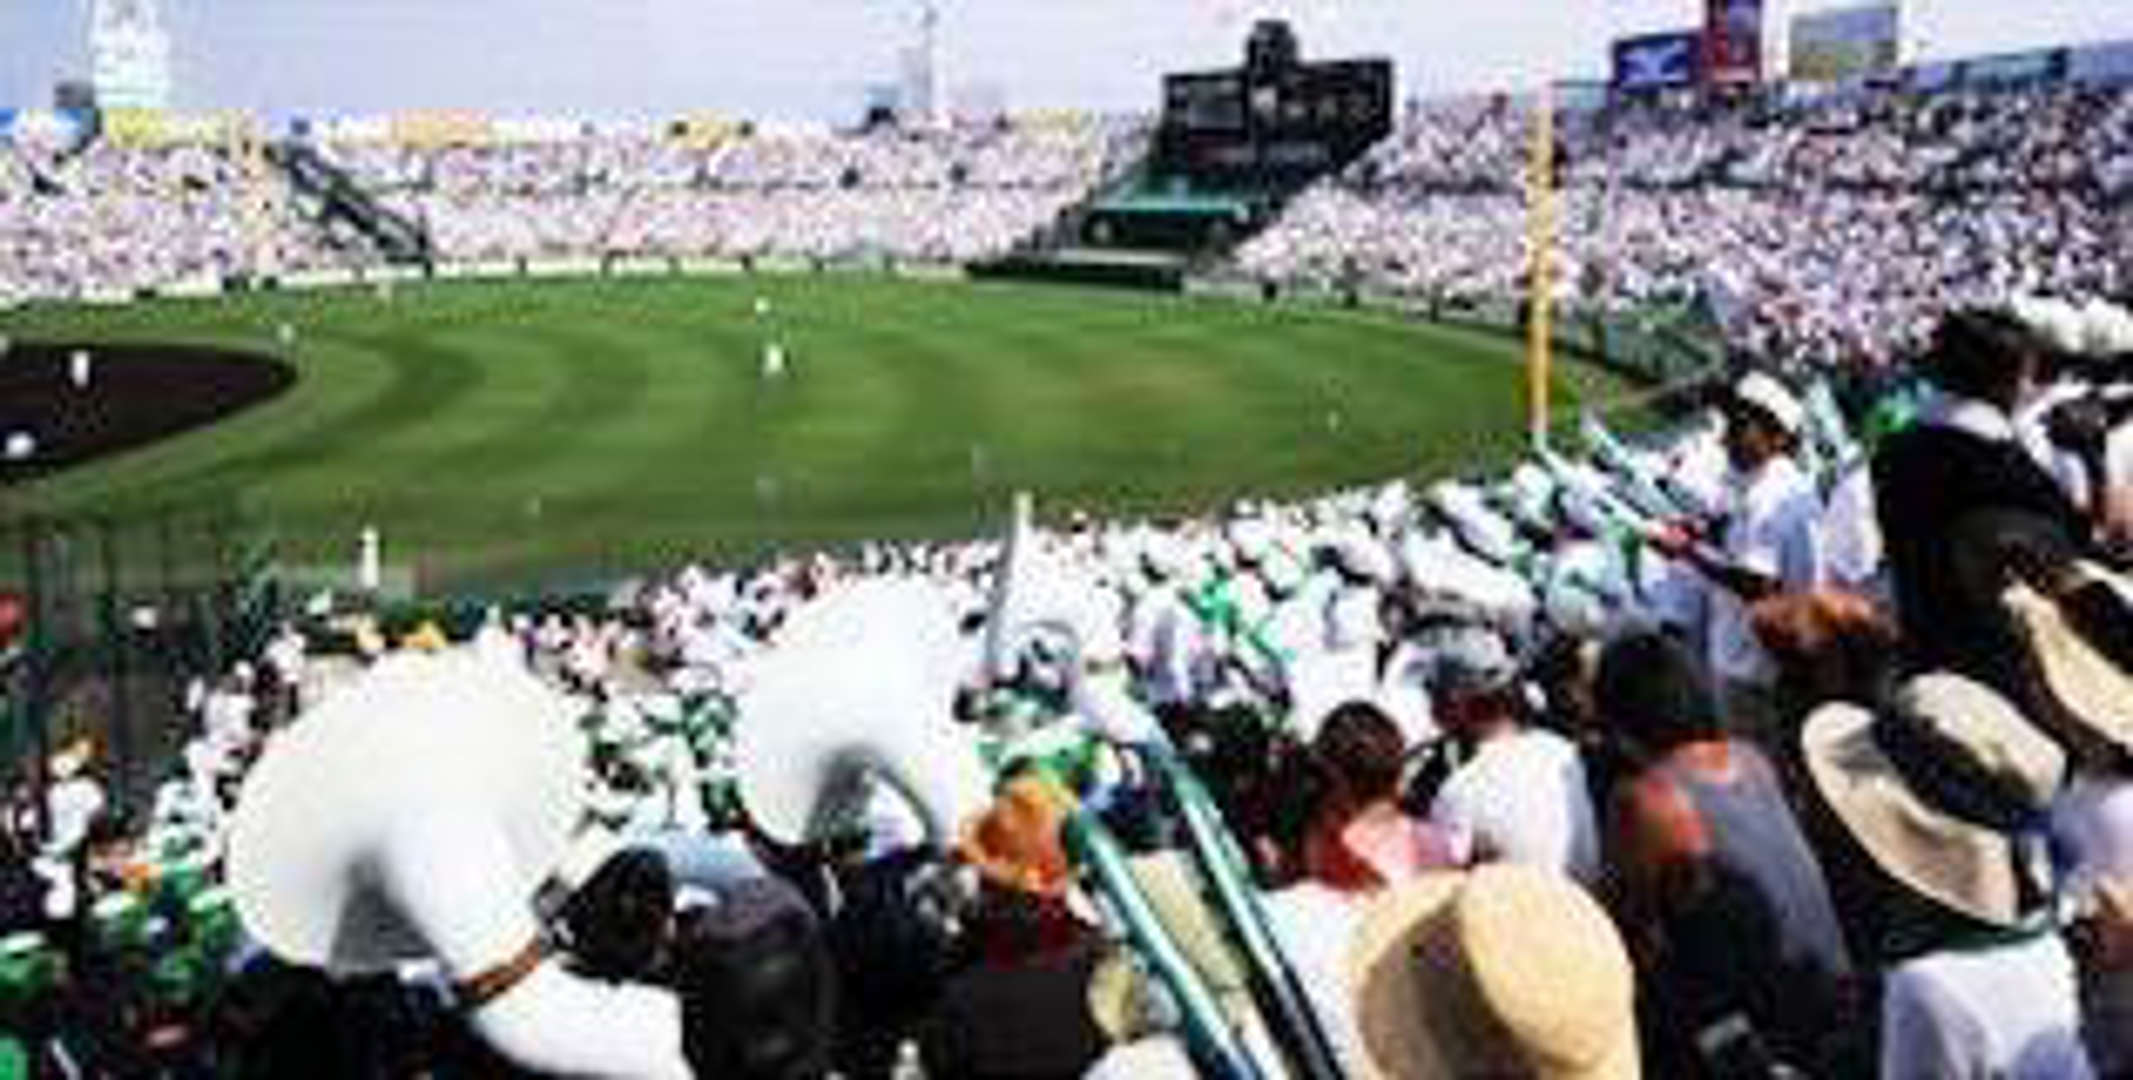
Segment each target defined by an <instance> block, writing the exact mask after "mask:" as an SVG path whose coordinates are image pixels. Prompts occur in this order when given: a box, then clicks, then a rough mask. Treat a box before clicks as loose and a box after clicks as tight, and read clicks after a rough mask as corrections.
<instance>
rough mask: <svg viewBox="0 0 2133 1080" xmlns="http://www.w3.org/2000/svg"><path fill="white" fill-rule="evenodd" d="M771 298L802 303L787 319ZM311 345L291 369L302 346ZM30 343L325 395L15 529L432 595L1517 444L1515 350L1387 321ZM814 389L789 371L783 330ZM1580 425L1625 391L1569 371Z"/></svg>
mask: <svg viewBox="0 0 2133 1080" xmlns="http://www.w3.org/2000/svg"><path fill="white" fill-rule="evenodd" d="M758 295H762V296H767V297H768V298H769V299H770V300H771V302H772V305H773V313H772V315H771V317H770V318H769V319H766V320H759V319H758V318H757V317H756V316H755V314H754V312H753V305H754V301H755V299H756V297H757V296H758ZM283 322H287V323H289V324H291V325H293V326H294V327H295V328H296V330H297V332H298V335H299V336H298V339H297V342H296V344H295V346H294V347H293V348H291V349H287V350H284V349H282V348H281V347H280V346H279V345H278V344H277V342H276V329H277V328H278V327H279V326H280V325H281V324H282V323H283ZM0 332H5V333H7V334H9V335H11V336H13V337H16V338H31V337H41V338H51V339H68V340H72V339H90V340H103V341H116V340H154V341H185V342H202V343H221V344H227V345H232V346H238V347H246V348H251V349H255V350H258V351H263V352H272V353H277V354H282V355H285V356H286V358H287V359H288V360H290V361H291V362H292V363H294V364H295V365H296V366H297V368H298V369H299V371H300V378H299V380H298V382H297V384H296V386H295V388H294V389H292V390H291V391H289V392H288V393H287V394H285V395H283V396H282V397H279V398H277V399H275V400H273V401H271V402H268V403H266V404H264V405H260V406H257V407H255V408H252V409H250V410H248V411H246V412H243V413H241V414H239V415H237V416H235V417H232V418H231V419H229V420H227V421H225V422H223V423H222V424H220V425H217V426H215V427H214V428H211V429H208V430H204V431H199V432H194V433H191V434H187V435H183V436H180V437H177V438H174V439H171V440H169V441H166V442H163V443H160V444H157V445H154V446H150V447H147V448H145V449H141V450H137V451H134V452H131V453H127V454H123V455H121V456H118V457H115V458H111V459H108V460H106V461H102V462H98V463H95V464H92V465H88V466H85V467H82V468H80V469H77V470H74V471H71V472H67V473H63V474H60V475H58V476H54V477H50V478H47V479H45V480H43V481H40V482H38V483H36V484H34V485H31V486H29V487H26V488H23V489H20V490H18V491H16V492H14V493H12V494H11V495H10V496H0V497H6V498H10V499H11V501H13V502H14V503H15V504H16V508H17V509H21V508H25V507H28V508H34V509H39V510H44V511H51V512H59V513H74V512H89V511H95V512H116V513H124V512H125V511H127V510H128V509H136V508H140V507H145V506H150V505H164V504H168V503H170V502H172V501H188V500H192V501H206V500H209V499H215V498H221V497H224V496H226V495H228V494H230V493H234V494H235V496H236V498H237V499H238V500H239V501H240V503H241V505H242V506H243V507H244V508H245V510H246V512H247V514H248V515H249V516H250V517H251V518H252V519H253V520H255V521H259V522H263V523H267V524H270V525H271V526H272V527H273V529H274V530H275V531H276V533H277V534H278V536H279V537H280V544H281V551H282V555H283V558H284V560H285V561H288V562H292V563H299V564H300V563H305V562H316V563H322V564H337V565H345V564H346V563H348V562H349V561H352V559H353V553H354V550H355V539H354V538H355V534H356V531H357V530H358V529H359V528H360V527H361V526H362V525H363V524H364V523H366V522H369V523H375V524H376V525H377V526H378V527H379V528H380V529H382V530H383V531H384V534H385V538H386V549H387V550H386V555H387V559H388V561H389V562H391V563H394V564H399V565H403V566H409V567H412V568H413V569H414V571H415V573H416V575H417V578H418V580H419V582H420V583H421V584H422V586H423V587H424V588H426V589H427V588H437V587H445V586H457V585H464V584H472V583H494V582H503V581H523V580H528V579H531V578H536V577H539V578H547V579H550V580H555V579H560V578H562V577H567V576H573V575H578V576H592V575H598V574H602V573H607V572H613V571H618V570H626V569H632V568H641V567H650V566H663V565H672V564H673V563H674V562H675V561H676V560H678V559H680V558H682V557H685V556H689V555H696V554H715V555H721V556H725V557H732V558H745V557H750V556H753V555H755V554H757V553H759V552H761V551H762V550H764V548H765V547H766V546H768V545H771V544H779V543H789V544H817V543H834V542H838V541H843V540H850V539H855V538H861V537H888V536H896V537H909V536H954V535H968V534H971V533H973V532H974V531H976V530H979V529H989V528H992V527H994V525H995V524H996V523H997V521H998V520H999V518H1000V517H1001V515H1002V513H1003V508H1004V507H1005V506H1006V504H1007V501H1008V496H1009V493H1011V492H1012V491H1014V490H1016V489H1029V490H1032V491H1034V492H1036V493H1037V495H1038V497H1039V499H1040V501H1041V502H1042V503H1043V504H1044V505H1045V506H1048V507H1051V508H1053V509H1057V508H1061V507H1065V506H1069V505H1071V506H1078V507H1086V508H1090V509H1096V510H1114V511H1115V510H1127V511H1134V512H1140V511H1156V510H1190V509H1195V508H1204V507H1207V506H1211V505H1215V504H1218V503H1221V502H1223V501H1226V500H1228V499H1231V498H1234V497H1236V496H1240V495H1246V494H1293V493H1298V492H1304V491H1311V490H1316V489H1322V488H1325V487H1328V486H1331V485H1335V484H1341V483H1346V482H1354V481H1363V480H1372V479H1380V478H1384V477H1388V476H1393V475H1399V474H1410V475H1416V474H1419V475H1433V474H1440V473H1443V472H1447V471H1459V470H1464V469H1470V468H1482V467H1486V466H1488V465H1490V464H1493V463H1494V462H1496V461H1498V460H1500V459H1501V456H1502V454H1503V453H1504V452H1505V451H1506V450H1508V449H1509V448H1511V447H1512V446H1514V445H1515V444H1516V443H1517V442H1518V441H1519V438H1520V430H1521V423H1522V421H1521V409H1522V405H1521V401H1522V393H1523V381H1522V380H1523V376H1522V373H1521V371H1520V369H1519V367H1518V366H1517V362H1518V359H1519V353H1518V346H1517V343H1516V342H1514V341H1512V340H1510V339H1508V338H1502V337H1497V336H1493V335H1490V334H1487V333H1483V332H1477V331H1468V330H1460V329H1451V328H1444V327H1434V326H1422V325H1414V324H1409V323H1405V322H1402V321H1399V320H1397V319H1395V318H1393V317H1390V316H1385V315H1375V314H1366V313H1354V312H1342V311H1332V310H1312V309H1303V308H1293V307H1263V306H1257V305H1244V304H1236V303H1231V302H1226V301H1214V300H1191V299H1185V298H1180V297H1174V296H1156V295H1145V294H1137V293H1126V292H1110V291H1088V290H1079V289H1067V288H1054V287H1041V286H1037V287H1033V286H1006V285H993V284H952V283H940V284H922V283H915V282H908V281H899V280H894V279H888V278H880V277H868V276H843V275H825V276H819V277H808V276H802V277H790V278H766V279H744V278H689V279H678V278H676V279H668V278H661V279H637V280H627V279H625V280H587V281H567V282H539V283H536V282H510V283H439V284H430V285H420V286H407V285H403V286H400V287H399V289H398V291H397V293H396V294H395V296H394V297H393V299H392V300H391V302H389V303H387V302H383V301H381V300H380V299H379V298H377V297H375V296H374V295H372V293H370V292H369V291H364V290H345V291H336V292H315V293H306V294H283V295H255V296H249V297H243V298H237V299H228V300H210V301H166V302H160V303H154V304H145V305H138V306H135V307H130V308H120V309H74V310H32V311H24V312H15V313H12V314H5V315H0ZM771 333H774V334H776V335H777V336H778V337H779V339H780V340H782V341H783V342H784V343H785V345H786V348H787V350H788V353H789V355H790V358H791V371H790V374H789V377H788V378H786V379H785V380H783V381H782V382H777V383H766V382H765V381H764V380H763V379H762V378H761V377H760V374H759V360H760V355H761V348H762V345H763V342H764V340H765V338H766V334H771ZM1557 384H1558V387H1559V390H1558V396H1557V401H1558V402H1560V403H1564V404H1571V403H1575V402H1576V401H1577V400H1579V398H1580V396H1581V395H1586V396H1589V395H1593V394H1600V393H1608V392H1611V391H1612V389H1613V388H1614V385H1615V384H1614V383H1613V382H1612V380H1611V379H1610V378H1608V377H1606V376H1603V375H1600V374H1599V373H1597V372H1595V371H1594V370H1592V369H1590V368H1585V367H1581V366H1573V365H1564V366H1563V367H1562V368H1561V369H1560V374H1559V377H1558V379H1557Z"/></svg>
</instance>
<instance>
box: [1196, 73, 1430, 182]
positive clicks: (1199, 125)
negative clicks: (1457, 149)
mask: <svg viewBox="0 0 2133 1080" xmlns="http://www.w3.org/2000/svg"><path fill="white" fill-rule="evenodd" d="M1392 121H1393V103H1392V64H1391V63H1390V62H1389V61H1385V60H1338V61H1331V62H1324V63H1311V64H1305V63H1298V64H1289V65H1283V66H1280V67H1275V68H1270V69H1258V70H1254V69H1250V68H1243V69H1238V70H1234V71H1217V72H1198V73H1191V74H1182V75H1172V76H1169V77H1168V78H1166V79H1164V80H1163V120H1162V125H1161V128H1160V130H1159V134H1158V142H1159V147H1160V149H1159V155H1158V160H1159V162H1160V164H1161V166H1162V168H1163V169H1164V171H1166V172H1170V173H1182V174H1185V175H1188V176H1197V177H1203V178H1206V179H1210V180H1213V181H1217V182H1238V181H1242V182H1247V183H1253V182H1272V183H1282V182H1287V181H1293V180H1299V179H1307V178H1309V177H1310V176H1315V175H1317V174H1318V173H1321V172H1324V171H1325V170H1327V169H1330V168H1336V167H1338V166H1340V165H1343V164H1346V163H1347V162H1348V161H1351V160H1353V159H1354V158H1355V157H1356V156H1357V155H1358V154H1361V153H1362V152H1363V151H1364V150H1365V149H1367V148H1368V147H1369V146H1370V145H1371V144H1372V143H1374V142H1377V141H1378V140H1379V139H1382V138H1384V137H1385V136H1386V135H1387V134H1390V133H1391V131H1392Z"/></svg>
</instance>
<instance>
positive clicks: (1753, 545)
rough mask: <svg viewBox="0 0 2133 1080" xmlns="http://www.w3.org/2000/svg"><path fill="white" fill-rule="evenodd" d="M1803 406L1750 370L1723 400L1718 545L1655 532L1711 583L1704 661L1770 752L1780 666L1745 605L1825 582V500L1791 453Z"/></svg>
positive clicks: (1775, 739) (1750, 732)
mask: <svg viewBox="0 0 2133 1080" xmlns="http://www.w3.org/2000/svg"><path fill="white" fill-rule="evenodd" d="M1804 417H1805V410H1804V409H1803V408H1802V406H1801V405H1800V402H1799V399H1798V398H1796V397H1794V396H1793V395H1792V392H1791V391H1789V390H1787V389H1786V388H1785V387H1784V386H1783V385H1782V384H1780V383H1779V382H1778V381H1777V380H1776V379H1774V378H1772V377H1770V376H1768V375H1765V374H1763V373H1761V372H1753V373H1750V374H1749V375H1747V376H1746V377H1744V378H1742V379H1741V380H1740V381H1739V382H1738V383H1736V384H1734V387H1733V391H1732V394H1731V396H1730V397H1729V399H1728V401H1727V403H1726V454H1727V456H1728V457H1729V458H1730V459H1731V460H1732V463H1733V476H1732V480H1731V482H1730V484H1729V488H1728V513H1727V517H1726V519H1725V521H1724V522H1723V529H1722V531H1721V532H1720V534H1719V536H1718V543H1717V545H1716V546H1715V547H1713V546H1709V545H1701V544H1697V543H1695V542H1693V540H1692V538H1691V537H1689V536H1688V535H1686V534H1684V533H1678V532H1669V533H1667V534H1664V535H1662V536H1660V537H1658V538H1657V540H1658V543H1659V547H1660V549H1661V550H1663V551H1665V552H1667V553H1668V554H1670V555H1674V556H1676V557H1679V558H1682V559H1684V560H1686V561H1687V562H1688V564H1689V565H1690V566H1692V567H1693V568H1694V569H1695V570H1696V572H1697V573H1698V574H1699V575H1700V576H1701V577H1702V579H1703V580H1704V582H1705V583H1706V584H1707V586H1708V587H1707V589H1706V598H1705V602H1704V603H1703V604H1702V605H1701V608H1702V612H1703V618H1704V619H1705V620H1706V624H1705V625H1704V626H1703V627H1702V628H1701V629H1702V630H1703V635H1702V637H1703V640H1704V642H1705V646H1706V649H1707V650H1708V651H1707V663H1708V665H1709V667H1710V670H1711V673H1712V676H1713V678H1714V679H1715V680H1716V681H1717V683H1718V692H1719V702H1720V707H1721V709H1722V710H1723V711H1724V714H1725V717H1726V719H1727V722H1728V723H1730V724H1733V725H1735V730H1736V731H1738V732H1739V733H1740V734H1743V735H1747V736H1749V737H1752V738H1755V739H1758V740H1760V741H1762V743H1763V745H1764V747H1765V748H1766V749H1770V750H1775V749H1777V748H1779V747H1781V746H1782V745H1783V735H1782V733H1781V732H1779V731H1778V730H1777V727H1778V722H1779V719H1780V718H1779V715H1778V707H1777V700H1776V687H1777V667H1776V665H1775V664H1774V663H1772V662H1771V659H1770V656H1769V655H1768V654H1767V653H1766V652H1764V650H1763V647H1762V645H1761V643H1759V642H1758V641H1756V639H1755V633H1754V631H1753V629H1752V628H1751V627H1750V626H1749V621H1748V605H1750V604H1753V603H1754V602H1756V601H1757V600H1761V599H1763V598H1764V597H1767V596H1771V595H1774V594H1777V593H1781V592H1798V591H1803V590H1807V589H1812V588H1814V587H1816V586H1817V585H1819V584H1821V582H1822V579H1823V576H1824V570H1823V565H1822V564H1823V558H1822V540H1821V518H1822V505H1821V499H1820V498H1819V497H1818V496H1817V495H1816V493H1815V488H1814V482H1813V481H1812V480H1811V479H1809V477H1808V476H1807V474H1806V473H1805V472H1804V471H1802V470H1801V468H1800V467H1799V465H1798V463H1797V462H1795V461H1794V459H1793V453H1794V451H1795V449H1796V448H1797V446H1798V444H1799V437H1800V427H1801V423H1802V422H1803V420H1804Z"/></svg>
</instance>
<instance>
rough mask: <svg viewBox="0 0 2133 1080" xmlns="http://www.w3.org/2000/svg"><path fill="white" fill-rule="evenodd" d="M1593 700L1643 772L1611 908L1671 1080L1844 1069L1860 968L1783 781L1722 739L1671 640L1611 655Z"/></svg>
mask: <svg viewBox="0 0 2133 1080" xmlns="http://www.w3.org/2000/svg"><path fill="white" fill-rule="evenodd" d="M1594 695H1595V702H1596V706H1597V709H1598V712H1599V714H1600V717H1601V719H1602V721H1603V722H1604V723H1605V724H1606V725H1607V726H1608V728H1609V729H1610V730H1611V732H1612V733H1613V735H1614V737H1615V738H1616V739H1617V740H1618V741H1620V742H1621V743H1622V744H1623V746H1624V753H1625V755H1626V756H1627V757H1628V758H1629V759H1630V760H1632V761H1634V762H1635V763H1636V767H1635V771H1634V772H1633V773H1632V774H1631V775H1630V776H1628V777H1627V778H1626V779H1624V780H1622V781H1621V782H1619V783H1618V784H1617V785H1616V787H1615V791H1614V793H1613V796H1612V798H1611V800H1610V811H1609V816H1608V825H1607V850H1608V859H1609V864H1608V875H1609V880H1608V888H1607V892H1608V895H1609V897H1610V899H1611V901H1612V903H1613V906H1614V908H1615V912H1616V916H1617V918H1618V919H1619V920H1620V922H1621V924H1622V926H1623V932H1624V935H1625V937H1626V938H1627V939H1628V941H1629V943H1630V947H1631V953H1632V955H1634V956H1635V957H1636V958H1637V962H1638V971H1639V974H1640V975H1641V976H1642V977H1643V983H1642V985H1643V993H1642V996H1641V1000H1640V1008H1641V1010H1642V1018H1641V1019H1642V1023H1643V1028H1644V1033H1645V1050H1646V1054H1647V1056H1648V1058H1649V1060H1650V1062H1651V1064H1652V1066H1653V1068H1654V1070H1655V1071H1657V1072H1660V1073H1662V1074H1664V1075H1670V1076H1671V1075H1707V1074H1708V1073H1709V1072H1711V1071H1714V1070H1717V1069H1720V1068H1721V1067H1722V1064H1723V1063H1724V1062H1727V1061H1730V1060H1734V1059H1736V1058H1738V1057H1742V1056H1745V1057H1749V1058H1760V1057H1762V1056H1764V1055H1769V1056H1774V1057H1775V1058H1776V1059H1778V1060H1781V1061H1783V1062H1785V1063H1787V1064H1790V1065H1792V1066H1794V1067H1796V1068H1802V1069H1807V1070H1809V1071H1810V1072H1812V1073H1816V1074H1820V1073H1823V1072H1826V1071H1831V1070H1833V1069H1838V1068H1841V1064H1842V1061H1843V1057H1844V1054H1845V1048H1844V1047H1843V1046H1842V1045H1841V1043H1842V1039H1843V1037H1844V1036H1845V1035H1846V1034H1847V1033H1848V1029H1849V1021H1850V1019H1851V1010H1850V1007H1849V1004H1848V996H1849V989H1848V987H1849V982H1850V978H1851V972H1852V965H1851V960H1850V956H1849V953H1848V951H1847V949H1846V947H1845V943H1844V940H1843V935H1842V932H1841V930H1840V929H1839V924H1838V922H1837V916H1836V911H1835V908H1834V905H1833V904H1832V902H1831V899H1830V892H1829V888H1828V886H1827V884H1826V882H1825V881H1824V879H1823V876H1822V869H1821V866H1820V864H1819V863H1818V862H1817V860H1816V858H1815V853H1814V852H1813V850H1811V849H1810V848H1809V846H1808V843H1807V840H1806V839H1805V837H1804V835H1803V834H1802V832H1801V830H1800V827H1799V824H1798V822H1797V821H1796V820H1795V819H1794V817H1793V813H1792V810H1791V808H1790V806H1789V805H1788V804H1787V802H1786V798H1785V794H1784V792H1783V790H1782V789H1781V786H1780V784H1779V780H1778V775H1777V772H1776V770H1775V769H1774V768H1773V767H1772V765H1771V764H1770V762H1769V761H1768V760H1767V759H1766V758H1765V757H1764V756H1763V754H1762V753H1761V752H1760V751H1758V750H1757V749H1756V748H1755V747H1753V746H1752V745H1750V744H1748V743H1746V742H1744V741H1741V740H1739V739H1730V738H1727V737H1726V736H1725V735H1724V734H1722V732H1721V729H1720V724H1719V714H1718V708H1717V704H1716V702H1715V700H1714V698H1713V695H1712V693H1711V690H1710V686H1709V683H1708V682H1707V681H1706V677H1705V676H1704V674H1703V672H1702V671H1701V670H1700V668H1699V667H1698V665H1697V663H1696V660H1695V658H1694V656H1693V655H1691V653H1690V652H1689V651H1688V650H1687V649H1686V648H1684V647H1683V646H1682V645H1681V644H1679V643H1678V642H1675V641H1674V640H1672V639H1671V638H1669V637H1667V636H1666V635H1664V634H1660V633H1641V634H1635V635H1632V636H1629V637H1625V638H1622V639H1620V640H1618V641H1616V642H1614V643H1613V644H1611V645H1609V646H1608V647H1607V649H1606V650H1605V651H1604V652H1603V653H1602V654H1601V657H1600V667H1599V674H1598V677H1597V679H1596V681H1595V690H1594Z"/></svg>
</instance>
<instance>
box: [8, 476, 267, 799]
mask: <svg viewBox="0 0 2133 1080" xmlns="http://www.w3.org/2000/svg"><path fill="white" fill-rule="evenodd" d="M273 557H274V556H273V543H272V540H271V537H268V536H265V535H262V534H261V533H260V532H258V531H256V530H253V529H249V528H247V527H246V525H245V523H244V519H243V518H242V516H241V515H240V514H239V513H237V512H236V510H235V508H234V506H229V505H210V506H206V507H187V508H182V509H177V508H173V509H166V510H158V511H154V512H150V513H141V514H129V515H126V516H123V517H82V518H55V517H45V516H38V515H34V514H18V515H13V516H0V593H8V594H12V596H13V598H14V599H15V601H16V603H17V604H18V605H19V608H20V611H21V615H22V619H21V623H20V627H19V629H18V630H17V631H16V640H15V641H14V642H13V643H11V644H5V643H0V644H5V648H6V650H7V652H6V666H5V669H4V671H0V696H4V701H0V713H4V716H5V721H6V726H5V727H4V728H0V754H4V758H0V760H4V761H5V763H6V765H7V767H8V769H9V771H10V772H11V773H12V774H13V776H14V777H15V778H17V779H33V780H36V781H38V782H40V783H41V782H42V780H43V770H44V769H45V768H46V763H47V762H48V761H49V759H50V757H51V754H52V751H53V750H54V748H56V747H60V746H64V745H66V744H68V743H71V742H73V741H75V740H78V739H87V740H89V741H90V742H91V743H92V744H93V745H94V747H95V748H96V751H97V756H98V758H99V760H100V761H101V762H102V763H103V771H104V773H105V778H106V780H107V784H108V788H109V792H110V797H111V799H112V800H113V803H114V805H115V806H116V807H117V808H119V809H120V810H122V811H134V810H144V809H145V808H146V803H145V799H146V797H147V795H148V793H149V792H150V791H151V790H152V788H153V785H154V783H155V781H156V780H157V779H158V777H159V776H160V774H161V772H162V771H163V770H165V769H166V768H168V767H169V765H170V763H171V762H172V761H173V760H174V759H175V758H176V756H177V754H178V753H179V751H180V750H181V749H182V748H183V746H184V741H185V739H186V737H187V735H188V718H187V715H186V710H185V697H186V689H187V685H188V683H190V681H191V680H192V679H194V678H195V677H200V678H213V677H215V676H218V675H221V674H223V673H226V672H227V671H228V670H229V668H230V666H231V664H232V662H233V660H234V659H235V658H237V657H244V656H251V655H255V654H256V652H257V649H258V647H259V646H260V644H261V643H262V642H263V641H264V637H265V635H266V634H268V633H270V632H271V629H272V627H273V625H274V621H275V619H276V617H277V614H278V608H279V601H280V598H279V596H278V595H277V589H276V585H275V581H276V579H275V574H274V563H273Z"/></svg>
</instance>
